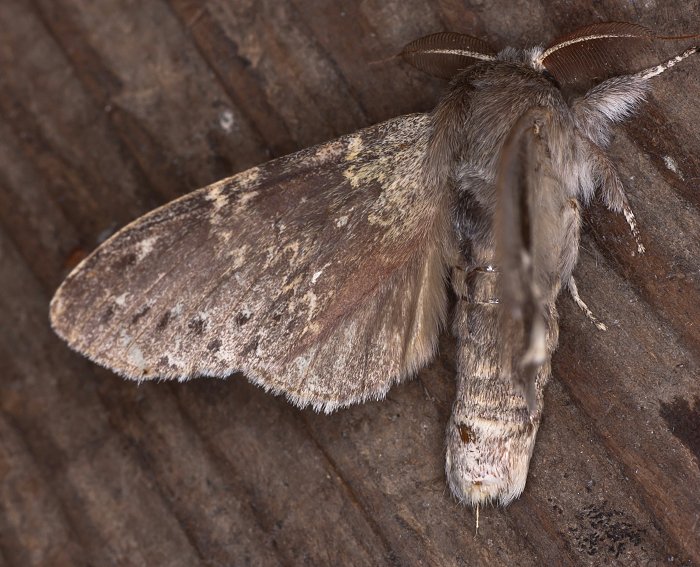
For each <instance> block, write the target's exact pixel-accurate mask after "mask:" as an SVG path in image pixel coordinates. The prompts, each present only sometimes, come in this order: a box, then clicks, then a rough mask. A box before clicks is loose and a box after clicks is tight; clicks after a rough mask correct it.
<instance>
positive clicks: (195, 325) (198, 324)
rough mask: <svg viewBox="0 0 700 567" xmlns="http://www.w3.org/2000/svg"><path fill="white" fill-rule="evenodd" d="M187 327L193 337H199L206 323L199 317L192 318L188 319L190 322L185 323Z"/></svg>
mask: <svg viewBox="0 0 700 567" xmlns="http://www.w3.org/2000/svg"><path fill="white" fill-rule="evenodd" d="M187 326H188V327H189V329H190V330H191V331H192V332H193V333H194V334H195V335H201V334H202V333H203V332H204V329H205V328H206V326H207V323H206V321H205V320H204V319H202V318H201V317H193V318H192V319H190V322H189V323H187Z"/></svg>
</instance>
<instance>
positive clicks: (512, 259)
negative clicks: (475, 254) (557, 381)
mask: <svg viewBox="0 0 700 567" xmlns="http://www.w3.org/2000/svg"><path fill="white" fill-rule="evenodd" d="M552 122H553V116H552V113H551V111H549V110H547V109H546V108H542V107H535V108H532V109H530V110H529V111H527V112H526V113H525V114H523V116H521V117H520V119H519V120H518V121H517V122H516V124H515V126H514V127H513V128H512V130H511V131H510V133H509V135H508V136H507V137H506V140H505V143H504V146H503V150H502V153H501V158H500V163H499V168H498V175H497V182H496V203H497V204H496V211H495V236H496V248H497V257H498V265H499V268H500V270H501V272H502V273H501V276H500V278H499V288H500V290H499V298H500V302H501V304H502V309H501V310H500V313H501V337H502V343H503V344H502V349H501V352H502V357H501V359H502V367H503V369H504V371H505V372H506V373H507V374H510V375H511V376H512V378H513V381H514V382H515V384H516V385H517V386H518V387H519V388H520V390H521V391H522V392H523V394H524V396H525V398H526V399H527V402H528V406H529V407H530V408H531V409H533V408H534V407H535V401H536V400H535V396H536V388H535V379H536V376H537V371H538V370H539V368H540V366H541V365H542V364H543V363H544V362H545V361H546V360H547V357H548V354H547V348H546V325H545V320H546V318H547V313H546V311H547V309H548V308H549V307H548V306H549V305H553V303H554V301H555V300H556V294H557V293H558V290H559V283H560V282H559V280H560V278H561V274H562V273H563V272H564V271H566V270H565V266H563V265H562V258H564V257H565V256H564V254H563V247H564V246H567V244H568V239H567V236H568V234H569V231H570V225H571V222H570V215H567V209H571V203H570V199H569V198H568V197H567V195H566V193H565V192H564V191H563V189H562V182H561V179H560V178H559V176H558V175H557V173H556V171H555V168H554V165H553V163H552V158H551V151H550V146H549V141H548V140H549V138H550V136H551V135H552Z"/></svg>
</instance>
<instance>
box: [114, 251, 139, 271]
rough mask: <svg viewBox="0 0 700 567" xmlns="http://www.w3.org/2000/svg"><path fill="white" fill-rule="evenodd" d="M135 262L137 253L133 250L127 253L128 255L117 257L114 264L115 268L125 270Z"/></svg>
mask: <svg viewBox="0 0 700 567" xmlns="http://www.w3.org/2000/svg"><path fill="white" fill-rule="evenodd" d="M135 263H136V254H134V253H133V252H131V253H130V254H127V255H126V256H122V257H121V258H119V259H117V260H116V261H115V262H114V264H113V268H114V269H115V270H116V271H118V272H123V271H124V270H126V269H127V268H129V267H131V266H133V265H134V264H135Z"/></svg>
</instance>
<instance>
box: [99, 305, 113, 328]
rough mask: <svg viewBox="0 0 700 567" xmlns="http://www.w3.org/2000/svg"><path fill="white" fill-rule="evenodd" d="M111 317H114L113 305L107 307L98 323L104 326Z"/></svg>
mask: <svg viewBox="0 0 700 567" xmlns="http://www.w3.org/2000/svg"><path fill="white" fill-rule="evenodd" d="M112 317H114V305H108V306H107V309H105V310H104V313H102V316H101V317H100V323H101V324H102V325H106V324H107V323H109V321H110V319H111V318H112Z"/></svg>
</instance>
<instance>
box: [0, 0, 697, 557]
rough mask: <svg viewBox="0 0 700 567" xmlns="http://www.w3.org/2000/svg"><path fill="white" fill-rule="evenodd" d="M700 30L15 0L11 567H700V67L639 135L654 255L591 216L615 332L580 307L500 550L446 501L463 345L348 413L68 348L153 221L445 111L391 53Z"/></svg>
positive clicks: (2, 208)
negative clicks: (313, 148) (55, 320)
mask: <svg viewBox="0 0 700 567" xmlns="http://www.w3.org/2000/svg"><path fill="white" fill-rule="evenodd" d="M643 6H649V7H648V8H647V7H643ZM696 18H697V6H693V4H692V3H686V2H677V3H674V2H669V3H663V4H658V5H657V4H656V3H647V4H644V5H642V4H640V3H624V4H623V3H617V2H612V1H608V0H603V1H602V2H597V3H595V4H590V3H587V2H582V1H577V2H564V1H563V0H555V1H554V2H543V1H533V0H528V1H524V0H523V1H520V0H518V1H516V2H512V1H505V0H495V1H494V2H488V3H484V2H471V3H470V2H462V1H460V0H439V1H437V2H425V1H424V0H410V1H408V2H398V1H397V0H389V1H385V2H380V1H376V0H370V1H364V2H350V1H348V2H338V3H336V2H326V3H321V2H314V1H313V0H282V1H273V0H263V1H261V2H252V1H249V0H210V1H209V2H206V3H202V2H195V1H194V0H149V1H147V2H130V1H127V0H101V1H100V2H88V1H87V0H31V1H27V0H3V2H2V3H0V29H1V30H2V33H0V290H2V293H1V294H0V312H1V313H2V319H1V323H0V360H1V361H2V366H1V368H2V370H1V373H0V565H110V564H114V565H197V564H202V565H278V564H279V565H298V564H308V565H338V564H348V565H350V564H352V565H542V564H546V565H661V564H666V563H669V564H673V565H693V564H700V490H698V487H700V442H699V441H698V431H700V383H699V381H698V377H699V375H700V327H699V323H698V321H700V317H699V316H700V238H699V237H700V211H699V210H698V209H699V207H700V197H698V195H700V191H699V190H700V158H699V157H698V156H700V136H698V132H697V124H699V123H700V104H698V96H697V95H698V84H699V81H698V79H699V78H700V57H696V58H694V59H692V60H689V61H686V62H684V63H683V64H682V65H681V66H679V67H677V68H675V69H673V70H672V71H671V72H669V73H667V74H664V75H662V76H661V77H659V78H658V79H655V84H654V89H653V95H652V96H651V98H650V100H649V103H648V104H647V105H646V106H645V108H644V110H643V111H642V112H641V113H640V114H639V116H638V117H637V118H636V119H635V120H634V121H632V122H630V123H629V124H628V125H626V126H625V127H623V128H620V129H618V131H617V136H616V140H615V142H614V146H613V155H614V157H615V161H616V163H617V165H618V167H619V169H620V172H621V174H622V176H623V179H624V181H625V184H626V187H627V189H628V194H629V197H630V201H631V203H632V206H633V207H634V209H635V212H636V213H637V216H638V219H639V224H640V227H641V232H642V239H643V241H644V243H645V245H646V246H647V250H648V252H647V253H646V254H645V255H643V256H636V255H633V254H632V252H633V251H634V249H635V247H634V243H633V241H632V239H631V237H630V235H629V233H628V231H627V229H626V226H625V223H624V219H622V218H619V217H617V216H615V215H612V214H610V213H608V212H607V211H605V210H603V209H602V208H601V207H600V206H598V205H594V206H592V207H591V208H590V209H589V210H588V213H587V217H586V218H587V227H586V234H585V236H584V239H583V242H582V258H581V262H580V265H579V267H578V269H577V278H578V281H579V288H580V291H581V294H582V296H583V297H584V298H585V299H586V301H587V302H588V303H589V305H590V307H591V308H592V309H593V311H594V312H595V313H596V314H597V315H598V316H599V317H600V318H601V319H603V320H604V321H605V322H606V323H607V325H608V327H609V330H608V331H607V332H604V333H603V332H599V331H596V329H595V328H594V327H593V326H592V325H591V324H590V322H588V321H587V320H586V319H585V318H584V317H583V316H582V315H581V313H580V312H578V310H577V309H576V308H575V307H574V306H573V304H572V302H571V301H570V300H569V299H568V298H566V297H562V299H561V300H560V307H561V311H562V325H561V326H562V333H561V340H560V345H561V346H560V348H559V350H558V352H557V353H556V355H555V357H554V381H553V383H552V384H550V386H549V387H548V390H547V394H546V409H545V420H544V423H543V426H542V428H541V431H540V434H539V441H538V445H537V447H536V450H535V455H534V458H533V463H532V467H531V472H530V477H529V480H528V485H527V488H526V490H525V493H524V495H523V496H522V497H521V498H520V499H519V500H518V501H516V502H515V503H514V504H512V505H511V506H509V507H508V508H505V509H498V508H489V509H487V510H482V512H481V525H480V529H479V533H478V535H476V534H475V533H474V515H473V513H472V511H471V510H468V509H466V508H463V507H460V506H459V505H457V504H456V503H455V502H454V501H453V500H452V499H451V498H450V497H449V494H448V492H447V489H446V487H445V478H444V472H443V467H444V463H443V459H444V454H443V442H444V441H443V432H444V429H445V425H446V421H447V418H448V416H449V413H450V406H451V403H452V397H453V393H454V384H453V376H454V370H455V369H454V345H453V344H452V339H451V338H450V337H448V336H445V337H443V338H442V340H441V348H440V355H439V357H438V359H437V360H436V361H435V362H434V363H433V364H432V365H431V366H430V367H429V368H427V369H426V370H425V371H423V372H421V373H420V375H419V376H418V378H417V379H416V380H414V381H412V382H410V383H407V384H405V385H402V386H400V387H397V388H395V389H394V390H392V391H391V392H390V393H389V396H388V398H387V399H386V400H384V401H383V402H375V403H368V404H365V405H362V406H358V407H353V408H350V409H348V410H343V411H340V412H337V413H335V414H333V415H331V416H324V415H317V414H315V413H313V412H312V411H310V410H305V411H299V410H296V409H294V408H293V407H291V406H290V405H289V404H287V403H286V402H284V401H283V400H281V399H279V398H274V397H271V396H267V395H265V394H264V393H263V392H262V391H261V390H260V389H258V388H256V387H254V386H252V385H250V384H248V383H247V382H246V381H245V380H244V379H242V378H241V377H239V376H235V377H232V378H230V379H228V380H225V381H222V380H213V379H212V380H198V381H193V382H189V383H185V384H164V383H160V384H144V385H142V386H136V385H135V384H134V383H127V382H124V381H122V380H121V379H119V378H118V377H116V376H115V375H112V374H110V373H109V372H106V371H104V370H101V369H99V368H96V367H95V366H93V365H91V364H90V363H89V362H87V361H85V360H83V359H81V358H80V357H78V356H77V355H74V354H73V353H71V352H69V351H68V349H67V348H66V347H65V345H64V344H63V343H62V342H61V341H60V340H59V339H58V338H56V337H55V336H54V335H53V333H52V332H51V330H50V328H49V326H48V301H49V299H50V297H51V295H52V293H53V291H54V289H55V288H56V287H57V285H58V284H59V283H60V281H61V280H62V278H63V277H64V276H65V275H66V274H67V272H68V271H69V269H70V268H71V267H72V265H74V264H75V262H77V261H78V260H79V259H80V257H82V256H83V255H84V254H85V253H87V252H88V251H89V250H91V249H92V248H94V247H95V246H96V245H97V244H98V243H99V242H100V241H101V240H103V239H104V238H105V237H106V236H107V235H109V234H110V233H111V232H113V231H114V230H115V229H116V228H117V227H119V226H122V225H123V224H125V223H126V222H128V221H129V220H132V219H133V218H135V217H136V216H138V215H139V214H141V213H144V212H146V211H147V210H149V209H150V208H152V207H153V206H155V205H157V204H159V203H163V202H166V201H167V200H169V199H171V198H174V197H176V196H178V195H181V194H183V193H186V192H187V191H190V190H193V189H195V188H197V187H199V186H201V185H204V184H207V183H210V182H212V181H215V180H217V179H219V178H221V177H224V176H226V175H230V174H232V173H235V172H237V171H241V170H243V169H245V168H247V167H249V166H252V165H255V164H257V163H260V162H262V161H265V160H267V159H269V158H270V157H275V156H279V155H283V154H285V153H288V152H291V151H294V150H297V149H301V148H303V147H305V146H308V145H310V144H313V143H317V142H321V141H324V140H328V139H331V138H333V137H335V136H337V135H340V134H344V133H348V132H352V131H354V130H356V129H358V128H360V127H363V126H366V125H369V124H372V123H374V122H377V121H380V120H384V119H387V118H390V117H392V116H396V115H399V114H404V113H407V112H415V111H424V110H428V109H430V108H432V106H433V105H434V104H435V102H436V101H437V100H438V98H439V96H440V93H441V92H442V90H443V89H444V85H443V84H442V83H441V82H440V81H437V80H433V79H430V78H428V77H425V76H423V75H421V74H420V73H418V72H415V71H413V70H412V69H409V68H407V67H405V66H404V65H403V64H401V63H400V62H399V61H398V60H396V59H393V58H392V56H393V54H395V53H396V52H397V51H398V50H400V48H401V47H402V46H403V45H404V44H405V43H407V42H409V41H411V40H413V39H415V38H417V37H419V36H420V35H424V34H427V33H431V32H436V31H440V30H444V29H450V30H453V31H461V32H468V33H473V34H475V35H478V36H480V37H483V38H484V39H486V40H488V41H489V42H490V43H492V44H493V45H496V46H501V45H506V44H513V45H526V44H531V43H538V42H548V41H549V40H550V39H552V38H553V37H555V36H557V35H559V34H561V33H565V32H567V31H571V30H572V29H573V28H575V27H578V26H580V25H583V24H587V23H591V22H593V21H605V20H623V21H632V22H637V23H641V24H645V25H648V26H651V27H653V28H654V29H657V30H658V31H660V32H663V33H667V34H675V33H684V32H693V31H698V30H697V22H696ZM671 562H672V563H671Z"/></svg>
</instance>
